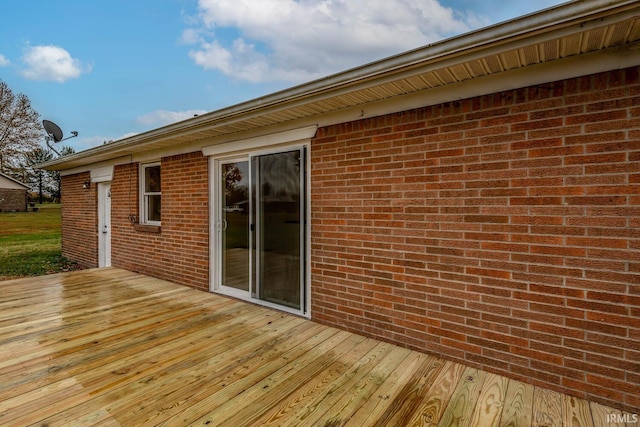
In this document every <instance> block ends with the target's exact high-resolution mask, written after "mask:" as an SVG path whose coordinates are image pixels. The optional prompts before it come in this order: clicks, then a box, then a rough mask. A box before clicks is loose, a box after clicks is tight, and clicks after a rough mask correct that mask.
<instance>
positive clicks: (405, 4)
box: [182, 0, 478, 82]
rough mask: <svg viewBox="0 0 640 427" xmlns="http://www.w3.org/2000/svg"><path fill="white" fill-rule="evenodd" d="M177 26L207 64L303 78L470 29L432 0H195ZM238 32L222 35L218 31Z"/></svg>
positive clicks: (260, 75) (469, 21)
mask: <svg viewBox="0 0 640 427" xmlns="http://www.w3.org/2000/svg"><path fill="white" fill-rule="evenodd" d="M198 11H199V23H200V25H199V26H198V27H192V28H189V29H187V30H185V32H184V33H183V37H182V40H183V41H184V42H185V43H190V44H194V45H197V47H196V48H194V49H192V50H191V52H190V53H189V55H190V57H191V58H192V59H193V60H194V62H195V63H196V64H198V65H200V66H202V67H203V68H205V69H212V70H218V71H220V72H222V73H224V74H227V75H229V76H232V77H235V78H238V79H241V80H247V81H252V82H263V81H276V80H286V81H297V82H300V81H306V80H309V79H312V78H317V77H320V76H324V75H327V74H330V73H332V72H337V71H340V70H344V69H347V68H350V67H353V66H356V65H360V64H363V63H366V62H370V61H373V60H376V59H381V58H384V57H386V56H389V55H392V54H395V53H400V52H403V51H406V50H409V49H412V48H416V47H419V46H422V45H425V44H428V43H430V42H434V41H437V40H441V39H443V38H445V37H448V36H451V35H454V34H459V33H462V32H465V31H468V30H470V29H471V28H472V25H474V24H476V23H477V22H478V18H476V17H474V16H471V15H469V14H465V15H464V16H463V15H460V14H456V13H455V12H454V11H453V10H452V9H450V8H446V7H443V6H442V5H441V4H440V3H439V2H438V1H437V0H260V1H259V2H257V1H255V0H199V8H198ZM225 29H234V30H235V31H237V34H238V35H237V36H236V37H235V38H234V39H233V40H225V38H224V30H225Z"/></svg>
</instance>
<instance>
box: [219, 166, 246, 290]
mask: <svg viewBox="0 0 640 427" xmlns="http://www.w3.org/2000/svg"><path fill="white" fill-rule="evenodd" d="M220 166H221V167H220V174H221V176H220V183H221V186H222V188H221V191H220V195H221V199H222V200H221V203H220V206H221V208H222V209H221V210H222V212H220V213H219V215H220V222H219V227H220V232H221V239H220V240H221V246H222V254H221V255H222V257H221V258H222V259H221V275H222V278H221V284H222V285H223V286H227V287H230V288H234V289H237V290H241V291H246V292H248V291H249V163H248V162H247V161H235V162H228V163H222V164H221V165H220Z"/></svg>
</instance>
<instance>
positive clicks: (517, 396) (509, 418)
mask: <svg viewBox="0 0 640 427" xmlns="http://www.w3.org/2000/svg"><path fill="white" fill-rule="evenodd" d="M533 390H534V387H533V386H532V385H531V384H525V383H523V382H520V381H515V380H511V381H509V385H508V386H507V393H506V395H505V398H504V409H503V411H502V416H501V418H500V427H518V426H529V425H531V422H532V421H531V420H532V418H531V417H532V415H533Z"/></svg>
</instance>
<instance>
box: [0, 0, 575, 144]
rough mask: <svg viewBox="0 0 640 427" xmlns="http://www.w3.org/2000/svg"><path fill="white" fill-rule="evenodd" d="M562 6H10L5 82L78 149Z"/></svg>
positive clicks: (301, 1)
mask: <svg viewBox="0 0 640 427" xmlns="http://www.w3.org/2000/svg"><path fill="white" fill-rule="evenodd" d="M560 3H563V1H557V0H508V1H496V0H92V1H77V0H56V1H51V0H30V1H9V2H5V3H3V20H2V21H3V24H2V26H0V80H3V81H5V82H6V83H7V84H8V85H9V87H10V88H12V89H13V90H14V92H22V93H24V94H25V95H27V96H28V97H29V98H30V99H31V101H32V104H33V107H34V108H35V109H36V111H38V112H39V113H40V115H41V118H42V119H48V120H52V121H54V122H55V123H57V124H58V125H60V127H61V128H62V129H63V131H64V132H65V136H68V135H70V132H71V131H72V130H75V131H78V132H79V136H78V137H77V138H75V139H71V140H69V141H66V142H65V144H67V145H69V146H72V147H73V148H75V149H76V150H78V151H79V150H82V149H86V148H90V147H92V146H96V145H100V144H102V143H103V142H104V141H105V140H116V139H120V138H122V137H125V136H128V135H132V134H135V133H140V132H143V131H146V130H149V129H153V128H157V127H159V126H163V125H165V124H169V123H172V122H175V121H178V120H182V119H185V118H188V117H192V116H193V115H194V114H201V113H204V112H207V111H213V110H217V109H219V108H223V107H227V106H230V105H233V104H237V103H240V102H243V101H247V100H250V99H254V98H256V97H259V96H262V95H265V94H269V93H272V92H275V91H277V90H280V89H285V88H287V87H291V86H294V85H296V84H300V83H304V82H307V81H310V80H313V79H316V78H320V77H324V76H327V75H330V74H333V73H336V72H339V71H343V70H347V69H349V68H352V67H356V66H359V65H363V64H365V63H368V62H371V61H375V60H378V59H382V58H385V57H387V56H390V55H394V54H397V53H400V52H404V51H406V50H410V49H413V48H417V47H420V46H422V45H425V44H428V43H432V42H435V41H438V40H442V39H445V38H448V37H452V36H455V35H458V34H461V33H465V32H468V31H470V30H474V29H477V28H481V27H484V26H487V25H491V24H494V23H497V22H501V21H504V20H508V19H511V18H514V17H516V16H520V15H523V14H527V13H531V12H534V11H537V10H540V9H544V8H547V7H550V6H553V5H556V4H560Z"/></svg>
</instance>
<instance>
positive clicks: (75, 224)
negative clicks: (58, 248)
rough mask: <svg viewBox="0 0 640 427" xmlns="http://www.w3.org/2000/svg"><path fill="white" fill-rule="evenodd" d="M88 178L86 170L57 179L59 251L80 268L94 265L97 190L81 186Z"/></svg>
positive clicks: (95, 253)
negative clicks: (60, 230) (60, 217)
mask: <svg viewBox="0 0 640 427" xmlns="http://www.w3.org/2000/svg"><path fill="white" fill-rule="evenodd" d="M89 179H90V176H89V172H86V173H79V174H75V175H69V176H63V177H62V180H61V182H62V184H61V200H62V255H63V256H65V257H67V258H69V259H71V260H74V261H76V262H77V263H78V264H79V265H80V266H82V267H84V268H92V267H97V266H98V208H97V203H98V191H97V187H96V185H95V184H91V186H90V187H89V189H84V188H82V185H83V183H84V182H85V181H89Z"/></svg>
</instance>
